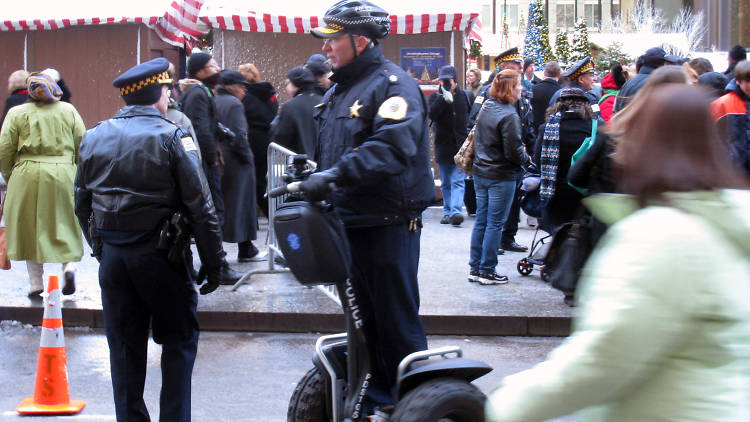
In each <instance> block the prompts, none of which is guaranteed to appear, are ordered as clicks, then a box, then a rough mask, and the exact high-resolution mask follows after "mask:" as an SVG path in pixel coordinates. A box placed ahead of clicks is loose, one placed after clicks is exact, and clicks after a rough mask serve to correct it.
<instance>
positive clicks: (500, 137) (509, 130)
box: [472, 98, 529, 180]
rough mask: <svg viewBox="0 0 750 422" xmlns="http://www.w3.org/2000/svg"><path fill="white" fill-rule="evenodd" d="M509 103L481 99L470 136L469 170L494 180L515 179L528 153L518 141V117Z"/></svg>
mask: <svg viewBox="0 0 750 422" xmlns="http://www.w3.org/2000/svg"><path fill="white" fill-rule="evenodd" d="M520 120H521V119H520V117H518V112H517V111H516V108H515V107H514V105H513V104H503V103H500V102H498V101H496V100H495V99H494V98H490V99H489V100H487V101H485V102H484V111H481V114H479V120H477V130H476V132H475V135H474V136H475V137H474V165H473V167H472V173H474V174H475V175H477V176H481V177H486V178H488V179H495V180H516V179H518V177H519V176H520V175H521V170H522V168H524V167H526V166H527V165H528V164H529V156H528V154H526V148H525V147H524V145H523V142H521V121H520Z"/></svg>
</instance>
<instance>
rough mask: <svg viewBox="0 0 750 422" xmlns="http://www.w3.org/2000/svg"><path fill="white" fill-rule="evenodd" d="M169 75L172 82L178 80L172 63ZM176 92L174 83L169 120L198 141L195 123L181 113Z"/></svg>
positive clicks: (168, 70) (171, 89) (170, 94)
mask: <svg viewBox="0 0 750 422" xmlns="http://www.w3.org/2000/svg"><path fill="white" fill-rule="evenodd" d="M167 73H168V74H169V79H171V80H172V81H176V80H177V74H176V72H175V68H174V65H173V64H172V63H171V62H170V63H169V67H168V68H167ZM176 92H177V90H176V89H175V83H174V82H173V83H172V86H170V87H169V105H168V106H167V119H169V120H170V121H172V123H174V124H176V125H177V126H179V127H180V129H182V131H183V132H185V133H187V134H188V135H190V137H191V138H193V139H197V138H198V137H197V136H196V135H195V129H193V123H192V122H191V121H190V119H189V118H188V117H187V116H186V115H185V113H183V112H182V111H180V105H179V104H178V103H177V100H176ZM195 147H196V148H198V158H201V156H200V147H199V146H198V144H195ZM201 171H202V169H201Z"/></svg>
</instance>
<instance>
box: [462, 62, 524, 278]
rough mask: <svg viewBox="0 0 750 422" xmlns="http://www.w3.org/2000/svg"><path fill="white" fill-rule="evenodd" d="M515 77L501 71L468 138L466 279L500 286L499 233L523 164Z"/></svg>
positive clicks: (517, 79)
mask: <svg viewBox="0 0 750 422" xmlns="http://www.w3.org/2000/svg"><path fill="white" fill-rule="evenodd" d="M522 89H523V85H522V84H521V74H520V73H519V72H517V71H515V70H510V69H506V70H503V71H501V72H500V73H498V74H497V76H496V77H495V80H494V81H493V82H492V87H491V88H490V90H489V91H488V94H489V96H490V98H489V99H487V101H485V105H484V106H483V107H482V109H483V111H482V113H481V114H480V115H479V117H478V121H477V129H476V133H475V138H474V143H475V144H474V165H473V166H472V174H473V175H474V189H475V190H476V195H477V217H476V220H475V221H474V229H473V230H472V233H471V252H470V259H469V267H470V271H469V281H477V282H479V283H480V284H483V285H490V284H504V283H507V282H508V277H507V276H505V275H500V274H497V273H496V272H495V267H496V266H497V250H498V247H500V232H501V230H502V228H503V225H504V224H505V220H506V218H508V213H509V211H510V209H511V205H512V203H513V197H514V196H515V192H516V180H517V179H518V178H519V175H520V174H521V171H522V169H523V168H524V167H526V166H527V165H528V164H529V162H530V161H531V160H530V159H529V156H528V154H527V153H526V149H525V147H524V145H523V143H522V142H521V122H520V118H519V117H518V113H517V111H516V108H515V103H516V102H517V101H518V100H519V99H520V98H521V91H522Z"/></svg>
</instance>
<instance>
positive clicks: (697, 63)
mask: <svg viewBox="0 0 750 422" xmlns="http://www.w3.org/2000/svg"><path fill="white" fill-rule="evenodd" d="M688 64H689V65H690V67H692V68H693V70H695V72H696V73H697V74H698V76H700V75H702V74H704V73H708V72H713V71H714V65H712V64H711V62H710V61H709V60H708V59H706V58H704V57H696V58H694V59H693V60H690V61H689V62H688Z"/></svg>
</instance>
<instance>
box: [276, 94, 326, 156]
mask: <svg viewBox="0 0 750 422" xmlns="http://www.w3.org/2000/svg"><path fill="white" fill-rule="evenodd" d="M322 99H323V97H321V96H320V94H318V91H317V90H316V89H315V87H314V86H309V87H303V88H300V89H299V90H298V91H297V93H296V94H295V95H294V97H293V98H292V99H290V100H289V101H287V102H286V103H284V105H282V106H281V111H280V112H279V115H278V116H276V118H275V119H274V120H273V122H272V123H271V134H270V140H271V142H276V143H277V144H279V145H281V146H283V147H284V148H288V149H290V150H292V151H294V152H296V153H297V154H307V156H308V157H310V158H312V157H313V156H314V155H315V148H316V147H317V144H318V143H317V140H316V135H317V133H316V132H317V128H316V126H315V122H314V120H313V110H314V108H315V106H316V105H318V104H320V102H321V101H322Z"/></svg>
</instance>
